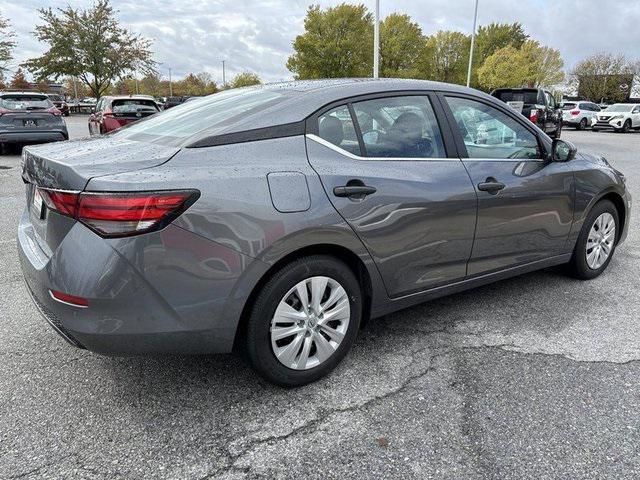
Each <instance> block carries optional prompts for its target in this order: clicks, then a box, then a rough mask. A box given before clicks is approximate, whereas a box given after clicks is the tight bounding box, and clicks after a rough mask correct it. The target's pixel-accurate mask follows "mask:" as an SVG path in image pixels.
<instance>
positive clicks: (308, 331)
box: [271, 276, 351, 370]
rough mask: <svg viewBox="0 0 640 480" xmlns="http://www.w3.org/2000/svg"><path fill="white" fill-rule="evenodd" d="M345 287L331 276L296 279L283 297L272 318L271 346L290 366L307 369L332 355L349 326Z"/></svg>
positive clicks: (287, 365)
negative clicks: (297, 280) (298, 280)
mask: <svg viewBox="0 0 640 480" xmlns="http://www.w3.org/2000/svg"><path fill="white" fill-rule="evenodd" d="M350 317H351V307H350V305H349V297H348V295H347V292H346V291H345V289H344V288H343V287H342V285H340V283H338V282H337V281H336V280H334V279H332V278H329V277H322V276H318V277H310V278H307V279H305V280H302V281H301V282H299V283H297V284H296V285H295V286H294V287H293V288H292V289H290V290H289V291H288V292H287V293H286V294H285V296H284V297H283V298H282V300H280V303H279V304H278V307H277V308H276V311H275V313H274V315H273V318H272V319H271V348H272V350H273V353H274V355H275V356H276V358H277V359H278V361H280V363H282V364H283V365H285V366H286V367H288V368H291V369H294V370H308V369H310V368H313V367H317V366H318V365H320V364H322V363H323V362H325V361H326V360H328V359H329V357H331V356H332V355H333V354H334V353H335V352H336V350H337V349H338V347H339V346H340V344H341V343H342V340H343V339H344V337H345V334H346V333H347V329H348V328H349V319H350Z"/></svg>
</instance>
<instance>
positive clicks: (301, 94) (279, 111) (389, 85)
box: [203, 78, 498, 136]
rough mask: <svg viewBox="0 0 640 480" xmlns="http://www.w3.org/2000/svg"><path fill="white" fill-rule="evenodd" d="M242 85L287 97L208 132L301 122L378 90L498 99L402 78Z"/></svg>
mask: <svg viewBox="0 0 640 480" xmlns="http://www.w3.org/2000/svg"><path fill="white" fill-rule="evenodd" d="M244 88H245V89H247V90H252V91H255V90H260V89H262V90H268V91H275V92H281V93H282V94H283V95H284V96H285V97H286V98H285V99H284V100H283V101H281V102H277V103H276V104H275V105H273V106H272V107H269V108H266V109H264V110H262V111H260V112H258V113H255V114H253V115H248V116H246V117H242V118H241V119H239V120H238V121H237V122H234V123H231V124H226V125H225V126H224V127H222V128H219V129H214V130H209V131H207V132H206V134H207V136H211V135H220V134H227V133H235V132H242V131H247V130H253V129H258V128H268V127H273V126H278V125H286V124H290V123H297V122H301V121H303V120H305V119H306V118H307V117H309V116H310V115H312V114H313V113H315V112H316V111H318V110H319V109H321V108H322V107H324V106H325V105H328V104H331V103H334V102H339V101H341V100H346V99H348V98H351V97H356V96H360V95H369V94H377V93H393V92H402V91H421V90H424V91H439V92H456V93H473V95H475V96H477V97H482V98H485V99H487V100H488V101H491V102H498V100H496V99H495V98H494V97H492V96H490V95H487V94H486V93H484V92H481V91H479V90H474V89H471V88H467V87H463V86H461V85H454V84H449V83H441V82H433V81H430V80H410V79H401V78H378V79H373V78H337V79H324V80H297V81H287V82H276V83H266V84H262V85H255V86H251V87H244ZM214 95H215V94H214ZM203 133H204V132H203Z"/></svg>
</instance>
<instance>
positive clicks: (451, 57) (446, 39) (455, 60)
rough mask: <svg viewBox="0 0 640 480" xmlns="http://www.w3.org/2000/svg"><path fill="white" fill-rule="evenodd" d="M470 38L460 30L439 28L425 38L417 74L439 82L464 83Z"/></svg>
mask: <svg viewBox="0 0 640 480" xmlns="http://www.w3.org/2000/svg"><path fill="white" fill-rule="evenodd" d="M470 42H471V39H470V38H469V37H468V36H467V35H465V34H463V33H460V32H452V31H444V30H440V31H439V32H437V33H436V34H435V35H431V36H429V37H427V38H426V39H425V41H424V42H423V46H422V49H421V52H420V56H419V59H418V61H417V74H418V76H419V77H420V78H428V79H430V80H437V81H439V82H447V83H458V84H464V83H465V82H466V78H467V63H468V59H469V47H470Z"/></svg>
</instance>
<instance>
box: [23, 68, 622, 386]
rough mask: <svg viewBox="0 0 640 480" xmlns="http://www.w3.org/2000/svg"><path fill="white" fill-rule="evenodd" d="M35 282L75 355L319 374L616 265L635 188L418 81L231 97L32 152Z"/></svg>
mask: <svg viewBox="0 0 640 480" xmlns="http://www.w3.org/2000/svg"><path fill="white" fill-rule="evenodd" d="M22 175H23V179H24V181H25V184H26V188H25V195H26V204H27V207H26V208H25V211H24V215H23V217H22V220H21V222H20V225H19V231H18V243H19V253H20V258H21V264H22V270H23V273H24V277H25V280H26V283H27V285H28V287H29V291H30V292H31V294H32V297H33V300H34V302H35V304H36V305H37V306H38V307H39V308H40V310H41V312H42V314H43V316H44V317H45V318H46V319H47V320H48V322H49V323H50V324H51V325H52V326H53V327H54V328H55V329H56V330H57V331H58V333H60V335H62V336H63V337H64V338H65V339H67V341H68V342H69V343H71V344H72V345H74V346H76V347H79V348H87V349H90V350H93V351H96V352H101V353H107V354H121V353H142V352H187V353H209V352H230V351H232V350H233V349H238V350H240V351H242V352H244V353H245V354H246V356H247V357H248V359H249V361H250V363H251V364H252V365H253V366H254V368H255V369H256V370H257V371H258V372H260V373H261V374H262V375H263V376H264V377H265V378H267V379H268V380H270V381H272V382H275V383H278V384H280V385H287V386H291V385H302V384H305V383H308V382H311V381H314V380H317V379H318V378H320V377H322V376H323V375H326V374H327V373H328V372H330V371H331V370H332V369H333V368H334V367H335V366H336V365H337V364H338V363H339V362H340V360H341V359H342V358H343V357H344V356H345V355H346V353H347V352H348V350H349V348H350V347H351V345H352V344H353V342H354V341H355V338H356V335H357V333H358V330H359V328H360V327H361V326H362V325H363V323H364V322H366V321H368V320H369V319H371V318H375V317H380V316H382V315H385V314H388V313H390V312H393V311H396V310H399V309H402V308H405V307H408V306H411V305H415V304H417V303H420V302H424V301H427V300H430V299H433V298H436V297H440V296H443V295H447V294H450V293H454V292H459V291H461V290H465V289H469V288H473V287H476V286H479V285H483V284H486V283H490V282H493V281H496V280H501V279H504V278H508V277H511V276H514V275H519V274H522V273H525V272H530V271H533V270H537V269H541V268H545V267H550V266H554V265H565V266H566V269H567V271H568V272H569V273H570V274H572V275H573V276H575V277H577V278H580V279H585V280H586V279H591V278H594V277H596V276H598V275H599V274H601V273H602V272H603V271H604V270H605V269H606V268H607V266H608V264H609V262H610V260H611V258H612V256H613V254H614V252H615V249H616V246H617V245H618V244H619V243H620V242H622V241H623V240H624V239H625V237H626V235H627V230H628V223H629V222H628V219H629V212H630V208H631V197H630V195H629V192H628V190H627V188H626V186H625V177H624V175H623V174H622V173H620V172H618V171H617V170H615V169H614V168H613V167H611V166H610V165H609V164H608V163H607V161H606V160H605V159H604V158H602V157H593V156H589V155H586V154H580V153H578V152H576V149H575V147H574V146H573V145H571V144H569V143H568V142H564V141H562V140H556V141H553V142H552V141H551V140H550V139H549V137H547V136H546V135H545V134H544V133H542V132H541V131H540V130H539V129H538V128H537V127H535V126H534V125H533V124H531V122H529V121H527V119H525V118H523V117H522V116H521V115H518V114H517V113H515V112H513V111H512V110H511V109H510V108H509V107H508V106H507V105H505V104H503V103H501V102H500V101H498V100H496V99H494V98H493V97H491V96H488V95H485V94H482V93H480V92H477V91H474V90H470V89H466V88H463V87H459V86H454V85H446V84H440V83H433V82H427V81H414V80H349V79H342V80H331V81H312V82H291V83H281V84H271V85H261V86H256V87H249V88H245V89H234V90H227V91H224V92H221V93H217V94H215V95H211V96H209V97H204V98H201V99H197V100H194V101H192V102H187V103H184V104H183V105H180V106H177V107H174V108H172V109H170V110H168V111H165V112H162V113H160V114H158V115H155V116H153V117H150V118H148V119H145V120H142V121H140V122H138V123H136V124H133V125H131V126H128V127H125V128H123V129H122V130H119V131H117V132H115V133H113V134H110V135H106V136H101V137H95V138H90V139H82V140H79V141H72V142H64V143H61V144H52V145H47V146H38V147H29V148H26V149H25V150H24V152H23V174H22Z"/></svg>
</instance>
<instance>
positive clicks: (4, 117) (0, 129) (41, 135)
mask: <svg viewBox="0 0 640 480" xmlns="http://www.w3.org/2000/svg"><path fill="white" fill-rule="evenodd" d="M68 138H69V134H68V132H67V125H66V124H65V123H64V120H63V118H62V113H61V112H60V110H58V109H57V108H56V107H55V106H54V105H53V102H51V100H50V99H49V97H48V96H47V95H46V94H44V93H33V92H0V145H5V144H7V143H14V144H26V143H45V142H57V141H60V140H67V139H68Z"/></svg>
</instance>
